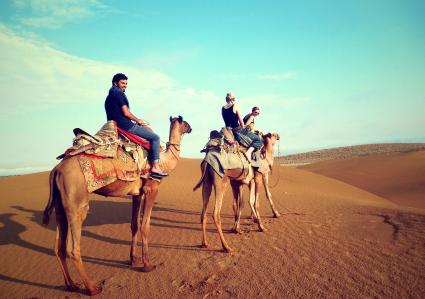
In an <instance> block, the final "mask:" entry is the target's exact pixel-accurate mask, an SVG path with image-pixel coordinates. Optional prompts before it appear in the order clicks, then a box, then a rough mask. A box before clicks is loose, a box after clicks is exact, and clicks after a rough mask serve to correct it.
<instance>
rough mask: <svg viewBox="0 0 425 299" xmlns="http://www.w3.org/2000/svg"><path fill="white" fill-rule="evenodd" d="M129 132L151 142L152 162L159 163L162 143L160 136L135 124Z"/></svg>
mask: <svg viewBox="0 0 425 299" xmlns="http://www.w3.org/2000/svg"><path fill="white" fill-rule="evenodd" d="M128 132H130V133H132V134H135V135H137V136H139V137H142V138H144V139H146V140H148V141H149V142H150V144H151V155H152V162H153V163H158V162H159V142H160V140H159V136H158V135H157V134H155V133H154V132H153V131H152V130H150V129H148V128H145V127H142V126H139V125H138V124H134V126H133V127H132V128H130V129H129V130H128Z"/></svg>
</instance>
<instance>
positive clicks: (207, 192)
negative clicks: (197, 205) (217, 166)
mask: <svg viewBox="0 0 425 299" xmlns="http://www.w3.org/2000/svg"><path fill="white" fill-rule="evenodd" d="M211 189H212V186H211V179H210V177H209V176H206V177H205V178H204V182H203V184H202V212H201V224H202V244H201V247H202V248H208V246H209V244H208V242H207V208H208V203H209V201H210V196H211Z"/></svg>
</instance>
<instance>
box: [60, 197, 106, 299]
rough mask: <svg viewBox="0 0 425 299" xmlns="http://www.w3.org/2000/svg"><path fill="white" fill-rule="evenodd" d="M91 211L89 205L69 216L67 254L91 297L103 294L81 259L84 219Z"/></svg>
mask: <svg viewBox="0 0 425 299" xmlns="http://www.w3.org/2000/svg"><path fill="white" fill-rule="evenodd" d="M88 209H89V206H88V203H87V204H86V205H84V206H82V207H80V208H79V209H78V213H72V214H71V213H69V214H67V218H68V225H69V233H68V240H67V245H68V248H67V252H68V255H69V256H70V258H71V259H72V261H73V262H74V266H75V268H76V269H77V272H78V274H79V275H80V277H81V279H82V280H83V283H84V286H85V287H86V288H87V290H88V292H89V294H90V296H93V295H96V294H99V293H100V292H102V287H101V286H100V285H97V286H96V285H95V284H94V283H93V282H92V280H91V279H90V278H89V277H88V275H87V273H86V271H85V269H84V266H83V261H82V259H81V252H80V242H81V227H82V223H83V221H84V219H85V218H86V215H87V211H88Z"/></svg>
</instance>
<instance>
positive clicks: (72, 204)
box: [43, 116, 192, 295]
mask: <svg viewBox="0 0 425 299" xmlns="http://www.w3.org/2000/svg"><path fill="white" fill-rule="evenodd" d="M170 122H171V124H170V135H169V142H168V145H167V150H166V152H165V153H161V156H160V161H161V168H162V169H164V170H165V171H168V172H170V171H171V170H173V169H174V168H175V167H176V165H177V162H178V160H179V157H180V145H181V141H182V135H183V134H185V133H190V132H191V131H192V129H191V127H190V125H189V124H188V123H187V122H186V121H183V119H182V117H181V116H180V117H178V118H177V117H175V118H171V117H170ZM159 184H160V182H159V181H157V180H152V179H141V180H136V181H135V182H127V181H120V180H117V181H115V182H113V183H112V184H110V185H107V186H105V187H103V188H101V189H98V190H96V191H94V193H97V194H100V195H104V196H116V197H123V196H126V195H129V194H130V195H134V194H135V192H134V190H135V189H136V190H137V189H139V192H138V193H139V195H134V196H133V197H132V198H133V210H132V219H131V232H132V240H131V249H130V261H131V263H132V265H141V262H142V264H143V267H142V271H145V272H148V271H151V270H153V269H154V268H155V266H154V265H152V264H151V263H150V262H149V258H148V233H149V227H150V217H151V212H152V207H153V203H154V201H155V198H156V195H157V193H158V186H159ZM142 198H144V205H143V206H144V210H143V213H142V221H141V222H140V213H141V206H142ZM53 208H55V210H56V222H57V230H56V232H57V233H56V241H55V247H54V251H55V254H56V257H57V258H58V260H59V264H60V267H61V270H62V273H63V276H64V279H65V285H66V289H67V290H68V291H77V290H79V287H78V285H77V284H75V283H74V282H73V280H72V279H71V276H70V274H69V271H68V267H67V263H66V258H67V257H70V258H71V260H72V261H73V263H74V266H75V267H76V269H77V271H78V274H79V275H80V277H81V279H82V281H83V283H84V286H85V287H86V288H87V290H88V293H89V294H90V295H96V294H98V293H100V292H101V291H102V286H101V284H94V283H93V281H92V280H91V279H90V278H89V277H88V275H87V274H86V271H85V270H84V266H83V262H82V260H81V252H80V241H81V228H82V223H83V221H84V219H85V218H86V215H87V212H88V209H89V192H88V191H87V185H86V182H85V179H84V175H83V173H82V171H81V167H80V165H79V162H78V161H77V157H75V156H74V157H70V158H65V159H64V160H63V161H61V162H60V163H59V164H58V165H57V166H56V167H55V168H53V170H52V171H51V173H50V198H49V202H48V203H47V206H46V209H45V210H44V217H43V223H44V224H46V225H47V224H48V222H49V216H50V213H51V211H52V210H53ZM139 228H140V232H141V235H142V258H141V261H140V258H138V257H136V254H135V253H136V247H137V234H138V231H139Z"/></svg>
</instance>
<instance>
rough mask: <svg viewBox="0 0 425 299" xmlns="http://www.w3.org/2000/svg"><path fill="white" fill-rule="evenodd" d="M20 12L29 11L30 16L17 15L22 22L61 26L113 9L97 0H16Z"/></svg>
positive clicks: (31, 24) (15, 3)
mask: <svg viewBox="0 0 425 299" xmlns="http://www.w3.org/2000/svg"><path fill="white" fill-rule="evenodd" d="M14 5H15V7H16V8H17V9H18V14H22V13H23V12H29V14H30V15H31V16H30V17H27V16H25V17H21V16H17V19H18V21H19V22H20V23H22V24H24V25H28V26H32V27H46V28H52V29H54V28H59V27H61V26H62V25H64V24H65V23H69V22H75V21H79V20H82V19H88V18H91V17H93V16H94V15H95V14H96V13H99V11H101V12H107V11H112V9H111V8H110V7H108V6H106V5H104V4H102V3H101V2H99V1H97V0H63V1H56V0H14Z"/></svg>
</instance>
